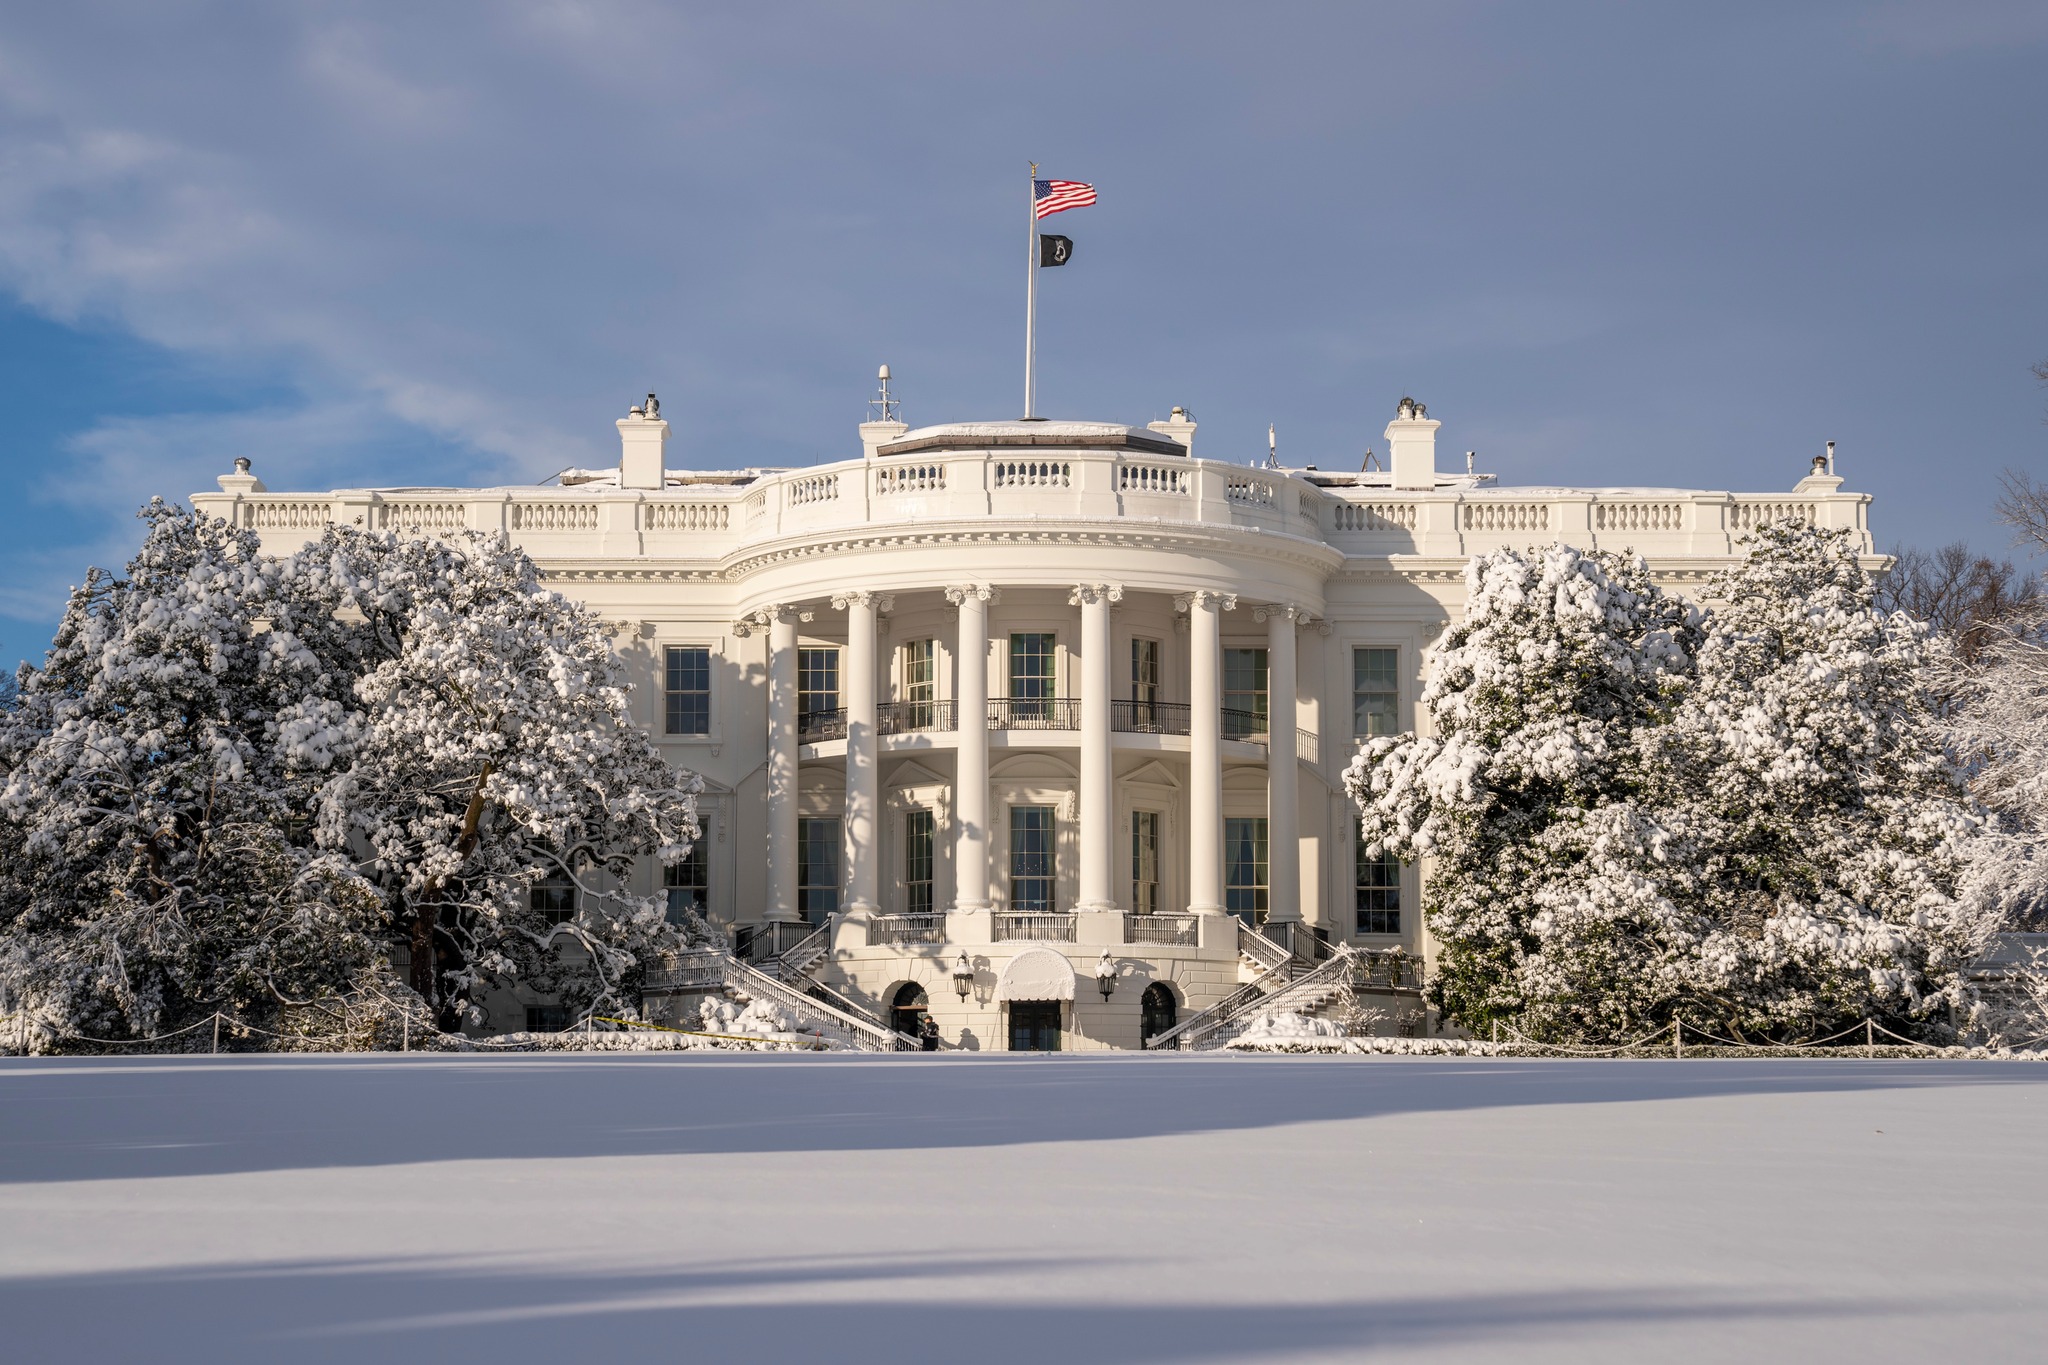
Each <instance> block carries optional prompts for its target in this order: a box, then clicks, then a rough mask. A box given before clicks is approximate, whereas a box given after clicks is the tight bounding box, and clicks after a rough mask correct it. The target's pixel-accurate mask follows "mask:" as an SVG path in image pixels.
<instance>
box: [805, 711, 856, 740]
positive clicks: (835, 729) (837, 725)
mask: <svg viewBox="0 0 2048 1365" xmlns="http://www.w3.org/2000/svg"><path fill="white" fill-rule="evenodd" d="M796 737H797V739H798V740H800V741H801V742H803V743H805V744H816V743H817V742H819V741H820V740H827V739H845V738H846V708H845V707H843V706H842V707H840V708H839V709H838V710H836V711H805V712H803V713H801V714H800V715H798V716H797V718H796Z"/></svg>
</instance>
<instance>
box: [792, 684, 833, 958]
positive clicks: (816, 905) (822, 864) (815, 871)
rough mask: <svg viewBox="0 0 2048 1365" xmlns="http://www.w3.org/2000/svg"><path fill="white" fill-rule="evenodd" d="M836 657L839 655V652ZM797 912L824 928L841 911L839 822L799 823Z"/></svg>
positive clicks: (805, 921) (797, 842)
mask: <svg viewBox="0 0 2048 1365" xmlns="http://www.w3.org/2000/svg"><path fill="white" fill-rule="evenodd" d="M835 654H836V651H835ZM796 910H797V914H798V915H799V916H801V917H802V919H803V922H804V923H805V924H823V923H824V922H825V917H826V916H827V915H831V914H836V913H838V910H839V822H838V821H837V820H835V819H830V818H820V819H815V820H799V821H797V822H796Z"/></svg>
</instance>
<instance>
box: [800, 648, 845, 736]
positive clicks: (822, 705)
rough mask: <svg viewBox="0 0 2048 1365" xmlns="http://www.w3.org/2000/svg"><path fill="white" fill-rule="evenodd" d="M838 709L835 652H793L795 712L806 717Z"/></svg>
mask: <svg viewBox="0 0 2048 1365" xmlns="http://www.w3.org/2000/svg"><path fill="white" fill-rule="evenodd" d="M838 709H839V651H838V650H836V649H799V650H798V651H797V652H796V711H797V717H798V720H799V723H801V722H802V719H803V718H804V717H807V716H812V715H816V714H818V713H819V712H823V711H837V710H838Z"/></svg>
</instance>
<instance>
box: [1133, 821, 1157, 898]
mask: <svg viewBox="0 0 2048 1365" xmlns="http://www.w3.org/2000/svg"><path fill="white" fill-rule="evenodd" d="M1131 909H1132V910H1133V911H1135V912H1136V913H1138V914H1140V915H1156V914H1158V913H1159V812H1158V811H1156V810H1138V811H1132V812H1131Z"/></svg>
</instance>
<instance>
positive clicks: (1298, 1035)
mask: <svg viewBox="0 0 2048 1365" xmlns="http://www.w3.org/2000/svg"><path fill="white" fill-rule="evenodd" d="M1343 1036H1344V1031H1343V1030H1342V1029H1341V1028H1339V1027H1338V1026H1337V1024H1336V1022H1335V1021H1334V1020H1330V1019H1318V1018H1316V1017H1315V1016H1314V1015H1309V1014H1297V1013H1295V1012H1294V1011H1293V1010H1276V1011H1275V1012H1273V1013H1271V1014H1262V1015H1260V1016H1259V1017H1258V1018H1256V1019H1254V1020H1252V1022H1251V1024H1250V1025H1249V1026H1247V1027H1246V1028H1245V1030H1244V1032H1242V1033H1240V1034H1238V1035H1237V1037H1236V1038H1234V1039H1232V1040H1231V1041H1230V1042H1229V1043H1227V1044H1225V1046H1226V1047H1236V1046H1240V1045H1242V1046H1245V1047H1252V1046H1255V1045H1257V1044H1259V1043H1264V1042H1279V1041H1285V1040H1290V1039H1303V1038H1341V1037H1343Z"/></svg>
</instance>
